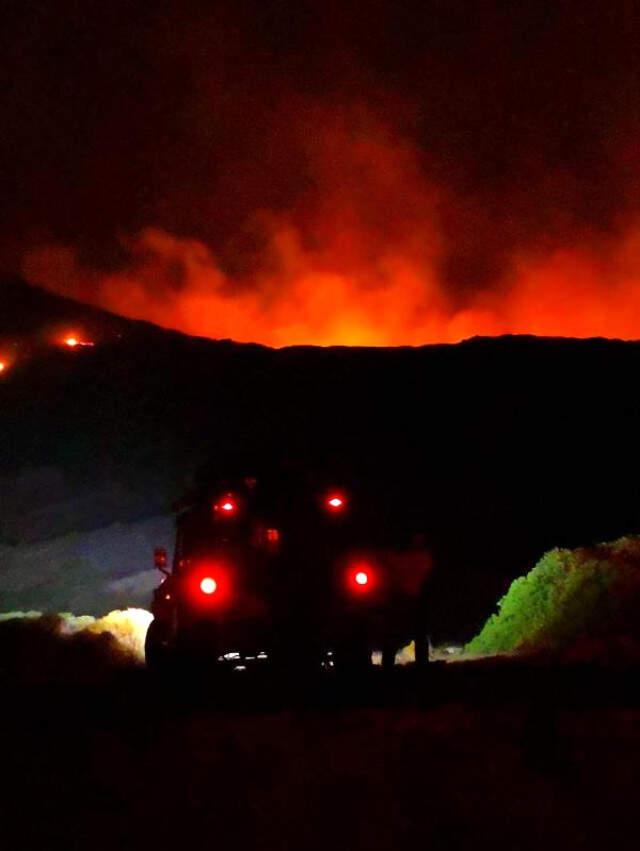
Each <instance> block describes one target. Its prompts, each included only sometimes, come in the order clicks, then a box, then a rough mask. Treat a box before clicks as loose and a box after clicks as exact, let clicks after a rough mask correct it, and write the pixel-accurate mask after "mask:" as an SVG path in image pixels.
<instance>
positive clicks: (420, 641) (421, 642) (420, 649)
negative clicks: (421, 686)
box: [414, 634, 429, 668]
mask: <svg viewBox="0 0 640 851" xmlns="http://www.w3.org/2000/svg"><path fill="white" fill-rule="evenodd" d="M414 644H415V652H416V663H415V664H416V668H426V666H427V665H428V664H429V636H428V635H422V634H421V635H417V636H416V637H415V639H414Z"/></svg>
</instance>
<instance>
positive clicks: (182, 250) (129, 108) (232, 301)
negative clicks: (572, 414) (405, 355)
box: [0, 0, 640, 344]
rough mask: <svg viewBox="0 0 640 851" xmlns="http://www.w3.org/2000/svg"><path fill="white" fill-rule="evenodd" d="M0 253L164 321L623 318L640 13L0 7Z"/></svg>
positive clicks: (628, 302)
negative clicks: (0, 74)
mask: <svg viewBox="0 0 640 851" xmlns="http://www.w3.org/2000/svg"><path fill="white" fill-rule="evenodd" d="M2 8H3V10H4V11H3V17H4V21H3V24H2V26H1V27H0V50H1V51H2V56H3V57H4V61H3V63H2V72H1V73H2V77H1V78H0V97H1V99H2V101H1V102H2V122H1V124H0V181H1V185H0V190H1V197H2V208H1V222H2V227H1V231H0V248H1V251H0V259H1V260H2V264H3V275H4V276H5V277H6V276H9V275H11V274H15V273H16V272H18V271H20V270H22V272H23V274H25V275H26V276H27V277H29V278H30V279H32V280H34V281H38V282H41V283H44V284H46V285H47V286H49V287H51V288H53V289H56V290H58V291H62V292H66V293H70V294H75V295H77V296H80V297H81V298H83V299H85V300H89V301H94V302H97V303H100V304H103V305H105V306H108V307H112V308H115V309H117V310H119V311H122V312H125V313H129V314H132V315H136V316H144V317H146V318H150V319H153V320H155V321H158V322H161V323H162V324H166V325H173V326H177V327H181V328H183V329H184V330H187V331H195V332H200V333H206V334H211V335H212V336H232V337H236V338H238V339H260V340H262V341H265V342H270V343H275V344H282V343H287V342H346V343H350V342H373V343H402V342H409V343H417V342H429V341H432V340H436V339H458V338H460V337H462V336H468V335H469V334H472V333H500V332H504V331H533V332H537V333H567V334H577V335H586V334H606V335H619V336H626V337H634V336H635V337H637V336H640V327H638V326H640V320H636V319H635V315H636V314H637V308H638V307H640V269H639V264H640V248H639V247H638V246H639V245H640V229H638V227H637V217H638V203H639V198H640V195H639V192H638V189H639V188H640V187H639V179H638V178H639V173H640V51H639V50H638V44H640V26H639V24H640V4H638V3H636V2H629V0H613V2H608V3H604V2H589V0H582V2H562V0H554V2H546V0H532V2H525V1H524V0H521V2H493V0H483V1H482V2H473V0H422V2H399V0H396V2H391V1H390V0H389V2H386V0H369V2H360V3H356V2H349V0H342V1H341V2H333V0H322V2H320V0H315V1H314V2H311V0H307V2H304V0H302V1H301V2H297V3H294V2H284V1H283V0H282V2H267V0H262V2H260V1H259V0H255V2H254V1H253V0H233V2H226V3H217V4H216V3H211V2H196V0H186V2H180V3H178V2H175V3H169V2H155V3H143V2H136V3H131V2H119V1H118V0H109V2H104V0H101V2H96V1H95V0H76V2H71V1H70V0H57V1H56V2H53V0H42V2H24V0H20V2H7V0H5V3H4V4H3V7H2Z"/></svg>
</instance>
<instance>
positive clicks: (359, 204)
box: [23, 106, 640, 347]
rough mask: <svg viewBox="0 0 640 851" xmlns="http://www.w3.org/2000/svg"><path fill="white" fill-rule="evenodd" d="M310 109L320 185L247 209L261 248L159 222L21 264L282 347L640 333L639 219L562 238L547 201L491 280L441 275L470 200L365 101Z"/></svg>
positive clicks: (72, 291) (42, 249)
mask: <svg viewBox="0 0 640 851" xmlns="http://www.w3.org/2000/svg"><path fill="white" fill-rule="evenodd" d="M302 112H303V113H304V121H305V122H307V123H308V125H309V126H313V127H314V132H301V133H300V142H299V144H300V145H301V146H302V147H303V151H302V152H303V153H304V158H305V163H306V167H307V168H308V171H309V174H308V184H309V186H310V187H312V188H310V189H309V190H308V195H305V196H303V197H302V198H301V199H300V203H299V204H297V205H296V206H295V208H293V209H291V210H288V211H284V212H283V211H278V212H275V211H266V212H260V213H259V214H258V213H256V214H255V216H254V217H252V218H251V221H250V222H248V223H247V225H248V230H251V232H252V234H254V235H255V242H256V244H257V245H259V248H257V249H256V252H257V253H256V254H255V255H254V254H251V255H250V256H249V257H244V256H243V255H242V253H241V252H240V249H238V252H237V256H235V255H234V256H233V258H232V259H233V260H234V261H238V262H237V263H235V262H234V263H232V264H229V263H228V262H224V261H223V259H222V258H221V257H219V256H217V255H216V254H215V253H214V250H213V247H212V245H211V244H209V243H208V242H207V241H206V240H205V239H204V238H202V237H200V236H196V235H192V236H185V235H176V234H173V233H171V232H169V231H167V230H165V229H163V228H162V227H159V226H158V225H157V224H156V223H155V222H153V221H151V222H149V225H148V226H147V227H145V228H144V229H142V230H140V231H139V232H137V233H134V234H130V235H128V236H127V237H125V238H124V239H123V240H122V244H121V245H120V246H118V247H117V249H118V253H122V252H124V254H125V255H126V256H127V263H126V264H125V266H124V268H120V269H119V270H118V271H113V270H111V271H102V270H100V269H97V268H92V267H91V266H87V265H85V264H84V263H83V261H82V260H81V252H80V251H79V250H77V249H76V248H75V247H73V246H68V245H61V244H51V245H44V246H38V247H35V248H33V249H32V250H31V251H30V252H28V254H27V255H26V257H25V259H24V263H23V273H24V275H25V276H26V278H27V279H28V280H30V281H32V282H34V283H37V284H41V285H44V286H46V287H48V288H49V289H51V290H54V291H56V292H59V293H61V294H63V295H71V296H73V297H76V298H81V299H83V300H86V301H88V302H91V303H94V304H97V305H99V306H101V307H104V308H107V309H109V310H113V311H115V312H116V313H121V314H123V315H125V316H129V317H132V318H135V319H145V320H149V321H151V322H155V323H156V324H158V325H161V326H164V327H168V328H176V329H178V330H181V331H183V332H186V333H188V334H196V335H201V336H208V337H212V338H231V339H233V340H237V341H239V342H259V343H264V344H266V345H270V346H275V347H281V346H289V345H296V344H316V345H322V346H325V345H361V346H397V345H423V344H426V343H453V342H458V341H460V340H462V339H465V338H468V337H471V336H474V335H487V336H495V335H500V334H538V335H555V336H573V337H590V336H605V337H620V338H623V339H638V338H640V216H638V217H636V218H633V217H632V216H631V214H629V218H628V219H627V220H626V221H624V222H623V223H621V225H620V227H619V229H618V231H617V232H616V234H615V236H609V237H608V238H606V239H605V238H604V237H602V238H601V239H597V238H594V237H592V236H590V235H588V234H587V235H585V234H583V233H578V232H576V233H575V234H574V235H573V236H571V237H566V236H565V237H563V238H560V237H558V238H557V239H556V240H555V241H554V234H553V228H552V223H553V222H554V221H555V219H556V218H557V216H554V215H553V213H554V210H553V209H549V210H542V211H541V215H543V216H544V215H548V218H549V222H550V225H549V228H550V233H549V234H548V235H543V236H544V238H539V239H538V242H537V243H535V242H531V243H529V241H528V238H527V232H526V223H522V224H521V227H520V228H518V233H519V241H518V240H513V241H512V242H513V246H514V247H512V248H509V245H507V247H506V248H505V257H504V258H503V261H501V265H500V268H497V269H496V271H495V275H494V276H489V278H486V276H485V279H483V282H482V283H477V282H472V284H471V285H468V284H465V283H464V282H463V281H460V280H457V279H455V276H453V277H452V274H451V273H449V274H448V275H447V274H446V273H445V272H443V269H444V268H445V267H447V262H448V261H450V260H451V259H452V258H453V259H456V257H457V254H456V240H457V237H458V236H460V238H461V243H464V239H465V236H466V235H465V233H464V232H462V233H458V232H456V233H453V234H452V233H451V232H450V230H447V226H446V223H445V222H444V221H443V213H442V210H443V208H447V209H449V210H451V209H453V210H456V209H457V208H458V207H464V203H465V199H463V198H459V197H457V196H456V194H455V193H454V191H453V189H452V188H450V187H447V186H442V185H438V184H437V183H436V182H435V180H434V177H433V175H432V174H431V172H430V171H429V168H428V164H425V163H424V157H423V153H424V152H422V151H421V150H420V149H418V148H416V147H415V146H414V145H412V144H411V143H410V142H409V141H408V140H407V139H406V138H403V137H402V136H400V135H399V134H398V133H396V132H394V130H393V129H392V128H390V127H388V126H386V125H385V124H384V122H382V121H380V120H378V119H377V118H375V117H373V116H371V115H370V114H368V113H367V112H366V110H363V109H362V108H361V107H360V106H356V107H354V108H352V109H350V108H349V107H347V106H345V107H344V108H342V109H339V108H337V107H335V108H332V109H331V110H330V111H329V110H323V109H322V108H321V107H318V108H317V109H316V110H314V109H309V110H307V111H306V112H305V111H304V110H303V111H302ZM300 120H303V119H300ZM316 128H318V130H317V132H315V129H316ZM301 129H302V130H303V131H308V126H307V124H305V125H304V127H303V128H301ZM259 209H261V208H259ZM555 212H557V211H555ZM475 214H476V215H477V216H478V217H479V218H481V217H482V216H483V215H484V211H481V210H478V211H476V213H475ZM486 217H488V218H490V217H491V212H490V211H486ZM515 217H517V210H515V211H514V227H515V226H516V225H517V221H515ZM482 221H483V222H485V224H486V220H485V219H484V218H483V219H482ZM473 224H474V222H473V219H472V220H471V222H470V223H468V224H467V227H468V228H469V229H472V228H473ZM205 225H206V223H205V222H203V228H204V227H205ZM249 225H250V227H249ZM499 236H500V234H499V233H496V234H495V238H496V240H498V239H499ZM114 250H115V246H114ZM245 260H248V261H250V262H246V263H244V262H243V261H245ZM230 265H233V266H234V268H235V267H237V268H238V269H242V270H243V271H240V272H239V271H235V272H230V271H229V268H228V267H229V266H230ZM449 265H450V264H449Z"/></svg>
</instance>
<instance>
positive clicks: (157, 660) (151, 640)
mask: <svg viewBox="0 0 640 851" xmlns="http://www.w3.org/2000/svg"><path fill="white" fill-rule="evenodd" d="M170 656H171V649H170V647H169V642H168V640H167V637H166V633H165V630H164V629H163V627H162V624H160V623H159V622H158V621H155V620H154V621H151V623H150V624H149V629H148V630H147V635H146V637H145V641H144V659H145V663H146V665H147V668H148V669H149V670H150V671H154V672H165V671H166V670H167V669H168V667H169V660H170Z"/></svg>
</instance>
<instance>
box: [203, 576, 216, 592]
mask: <svg viewBox="0 0 640 851" xmlns="http://www.w3.org/2000/svg"><path fill="white" fill-rule="evenodd" d="M200 590H201V591H202V593H203V594H215V593H216V591H217V590H218V583H217V582H216V580H215V579H214V578H213V576H205V577H204V579H201V580H200Z"/></svg>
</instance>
